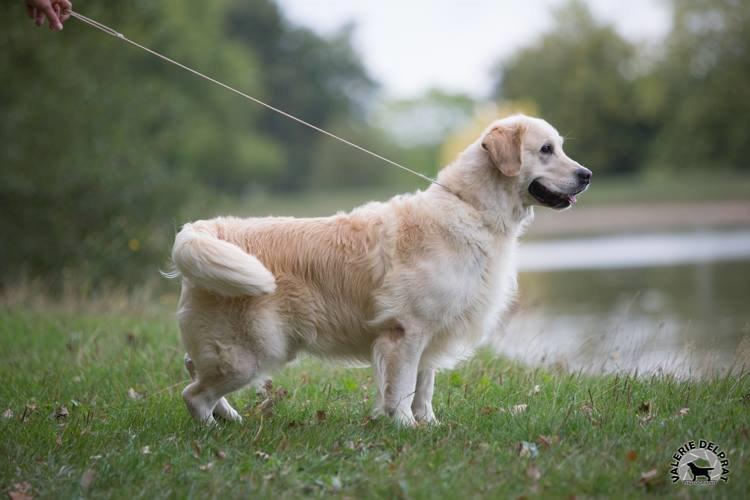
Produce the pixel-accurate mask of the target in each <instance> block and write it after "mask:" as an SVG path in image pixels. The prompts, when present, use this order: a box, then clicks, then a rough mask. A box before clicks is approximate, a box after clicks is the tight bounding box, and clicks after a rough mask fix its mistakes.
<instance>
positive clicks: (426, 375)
mask: <svg viewBox="0 0 750 500" xmlns="http://www.w3.org/2000/svg"><path fill="white" fill-rule="evenodd" d="M434 389H435V370H433V369H425V370H419V373H417V392H416V393H415V394H414V401H413V402H412V404H411V409H412V411H413V412H414V417H415V418H416V419H417V420H418V421H420V422H425V423H428V424H439V423H440V422H438V420H437V418H435V412H434V411H432V393H433V391H434Z"/></svg>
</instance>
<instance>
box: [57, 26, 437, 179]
mask: <svg viewBox="0 0 750 500" xmlns="http://www.w3.org/2000/svg"><path fill="white" fill-rule="evenodd" d="M70 15H71V16H72V17H74V18H76V19H78V20H79V21H81V22H83V23H85V24H88V25H89V26H92V27H94V28H96V29H98V30H100V31H103V32H104V33H106V34H107V35H110V36H113V37H115V38H119V39H120V40H123V41H125V42H128V43H129V44H131V45H134V46H136V47H138V48H139V49H141V50H144V51H146V52H148V53H149V54H152V55H154V56H156V57H158V58H159V59H162V60H164V61H167V62H168V63H171V64H174V65H175V66H178V67H180V68H182V69H184V70H185V71H188V72H190V73H192V74H194V75H196V76H199V77H201V78H203V79H204V80H208V81H209V82H211V83H214V84H216V85H218V86H220V87H223V88H225V89H227V90H229V91H231V92H234V93H235V94H237V95H239V96H242V97H244V98H245V99H248V100H250V101H252V102H254V103H256V104H260V105H261V106H263V107H265V108H267V109H270V110H271V111H273V112H275V113H278V114H280V115H282V116H285V117H287V118H289V119H291V120H294V121H296V122H297V123H300V124H302V125H304V126H306V127H308V128H311V129H313V130H315V131H317V132H320V133H321V134H324V135H327V136H328V137H330V138H332V139H336V140H337V141H340V142H343V143H344V144H347V145H349V146H351V147H353V148H355V149H358V150H360V151H362V152H363V153H367V154H368V155H370V156H373V157H375V158H377V159H379V160H382V161H384V162H386V163H388V164H390V165H393V166H394V167H398V168H400V169H401V170H405V171H407V172H409V173H411V174H413V175H416V176H417V177H421V178H422V179H424V180H426V181H428V182H431V183H433V184H437V185H438V186H440V187H442V188H443V189H446V190H447V191H451V190H450V189H448V188H447V187H446V186H444V185H442V184H441V183H439V182H438V181H437V180H435V179H433V178H432V177H428V176H426V175H424V174H421V173H419V172H417V171H416V170H412V169H410V168H409V167H405V166H404V165H401V164H400V163H396V162H395V161H393V160H389V159H388V158H386V157H384V156H381V155H379V154H377V153H375V152H373V151H370V150H369V149H366V148H363V147H362V146H359V145H358V144H354V143H353V142H351V141H348V140H346V139H344V138H343V137H339V136H338V135H336V134H333V133H331V132H328V131H327V130H324V129H322V128H320V127H317V126H315V125H313V124H312V123H310V122H306V121H305V120H303V119H301V118H297V117H296V116H294V115H292V114H289V113H287V112H286V111H283V110H281V109H279V108H276V107H274V106H271V105H270V104H268V103H265V102H263V101H261V100H260V99H258V98H256V97H253V96H251V95H248V94H246V93H244V92H242V91H239V90H237V89H235V88H234V87H230V86H229V85H227V84H226V83H222V82H220V81H219V80H216V79H214V78H211V77H210V76H207V75H204V74H203V73H201V72H200V71H197V70H194V69H193V68H190V67H189V66H185V65H184V64H182V63H179V62H177V61H175V60H174V59H170V58H169V57H167V56H165V55H162V54H160V53H158V52H156V51H155V50H152V49H149V48H148V47H145V46H143V45H141V44H140V43H138V42H135V41H133V40H131V39H130V38H128V37H126V36H125V35H123V34H122V33H120V32H118V31H116V30H114V29H112V28H110V27H109V26H107V25H105V24H102V23H100V22H99V21H95V20H94V19H91V18H90V17H86V16H84V15H83V14H79V13H78V12H73V11H71V12H70Z"/></svg>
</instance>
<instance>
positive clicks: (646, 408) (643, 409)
mask: <svg viewBox="0 0 750 500" xmlns="http://www.w3.org/2000/svg"><path fill="white" fill-rule="evenodd" d="M636 412H637V413H651V401H644V402H642V403H641V404H640V405H638V409H637V410H636Z"/></svg>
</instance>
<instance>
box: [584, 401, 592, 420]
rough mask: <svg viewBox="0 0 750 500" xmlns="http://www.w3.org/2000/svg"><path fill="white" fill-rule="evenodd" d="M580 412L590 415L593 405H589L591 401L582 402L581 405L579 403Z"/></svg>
mask: <svg viewBox="0 0 750 500" xmlns="http://www.w3.org/2000/svg"><path fill="white" fill-rule="evenodd" d="M581 413H583V414H584V415H586V416H587V417H590V416H591V415H593V414H594V407H593V406H591V403H584V404H583V405H581Z"/></svg>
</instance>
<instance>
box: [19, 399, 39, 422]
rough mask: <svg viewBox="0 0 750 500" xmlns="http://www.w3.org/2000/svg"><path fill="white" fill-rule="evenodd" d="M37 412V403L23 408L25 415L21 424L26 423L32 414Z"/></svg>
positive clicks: (22, 416)
mask: <svg viewBox="0 0 750 500" xmlns="http://www.w3.org/2000/svg"><path fill="white" fill-rule="evenodd" d="M35 411H36V403H34V402H31V403H29V404H27V405H26V406H24V408H23V415H21V422H26V420H28V419H29V417H31V414H32V413H34V412H35Z"/></svg>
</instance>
